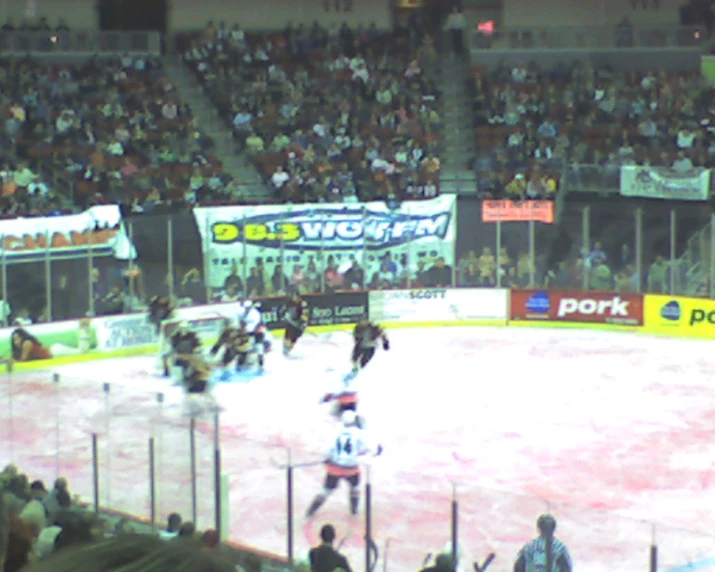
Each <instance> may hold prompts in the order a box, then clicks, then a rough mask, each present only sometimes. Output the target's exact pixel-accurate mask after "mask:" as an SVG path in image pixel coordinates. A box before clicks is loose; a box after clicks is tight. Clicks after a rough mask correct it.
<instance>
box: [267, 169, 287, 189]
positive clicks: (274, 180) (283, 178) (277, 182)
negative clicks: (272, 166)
mask: <svg viewBox="0 0 715 572" xmlns="http://www.w3.org/2000/svg"><path fill="white" fill-rule="evenodd" d="M288 181H290V175H289V174H288V173H286V171H285V170H284V169H283V167H281V166H278V167H276V171H275V173H273V175H272V176H271V184H272V185H273V187H274V188H276V189H280V188H282V187H283V185H285V184H286V183H287V182H288Z"/></svg>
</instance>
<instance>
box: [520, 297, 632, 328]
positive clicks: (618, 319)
mask: <svg viewBox="0 0 715 572" xmlns="http://www.w3.org/2000/svg"><path fill="white" fill-rule="evenodd" d="M510 314H511V320H513V321H520V320H523V321H529V322H534V321H538V322H571V323H588V324H612V325H618V326H641V325H643V296H641V295H640V294H616V293H610V292H578V291H573V292H569V291H567V292H563V291H550V290H512V292H511V311H510Z"/></svg>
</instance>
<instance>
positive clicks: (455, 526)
mask: <svg viewBox="0 0 715 572" xmlns="http://www.w3.org/2000/svg"><path fill="white" fill-rule="evenodd" d="M451 525H452V526H451V531H450V533H451V537H452V564H453V566H454V572H457V570H458V569H459V564H458V562H459V503H458V502H457V485H456V484H455V483H452V522H451Z"/></svg>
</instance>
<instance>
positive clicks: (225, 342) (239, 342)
mask: <svg viewBox="0 0 715 572" xmlns="http://www.w3.org/2000/svg"><path fill="white" fill-rule="evenodd" d="M221 348H223V350H224V351H223V356H222V357H221V364H222V365H223V367H224V368H225V369H224V372H223V378H224V379H226V378H227V377H229V375H230V373H229V371H228V366H229V365H230V364H231V363H232V362H233V361H234V360H236V371H241V370H242V369H243V367H244V366H245V365H246V362H247V361H248V356H249V355H250V353H251V350H252V348H253V336H252V335H251V333H250V332H249V331H248V329H247V328H246V322H245V321H241V323H240V326H239V327H238V328H232V327H227V328H226V329H225V330H224V331H223V333H222V334H221V337H220V338H219V339H218V341H217V342H216V343H215V344H214V346H213V347H212V348H211V355H216V354H217V353H218V352H219V350H220V349H221Z"/></svg>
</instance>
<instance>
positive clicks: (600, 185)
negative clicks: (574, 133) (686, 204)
mask: <svg viewBox="0 0 715 572" xmlns="http://www.w3.org/2000/svg"><path fill="white" fill-rule="evenodd" d="M561 187H562V188H563V189H565V190H566V191H567V192H569V193H571V192H577V193H598V194H600V195H619V194H620V193H621V167H620V166H618V165H613V166H609V165H599V164H587V163H569V165H568V166H567V168H566V170H565V177H564V178H563V179H562V184H561ZM713 193H715V177H713V176H712V169H711V170H710V194H711V195H712V194H713ZM654 198H655V197H654Z"/></svg>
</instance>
